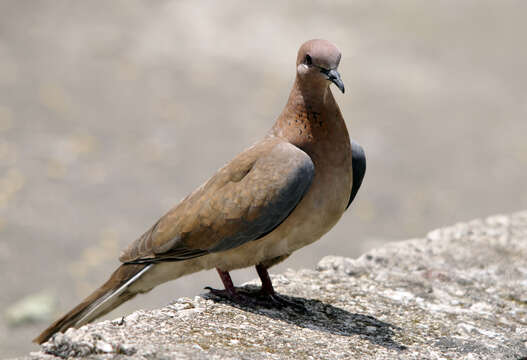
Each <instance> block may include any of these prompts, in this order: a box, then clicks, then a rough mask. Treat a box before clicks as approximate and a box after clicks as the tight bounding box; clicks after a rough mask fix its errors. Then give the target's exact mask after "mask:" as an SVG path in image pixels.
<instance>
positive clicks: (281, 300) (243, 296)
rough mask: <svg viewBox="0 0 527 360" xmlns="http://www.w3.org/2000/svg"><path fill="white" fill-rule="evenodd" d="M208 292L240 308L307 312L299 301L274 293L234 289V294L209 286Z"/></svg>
mask: <svg viewBox="0 0 527 360" xmlns="http://www.w3.org/2000/svg"><path fill="white" fill-rule="evenodd" d="M205 289H206V290H209V291H210V293H211V294H212V295H214V296H217V297H219V298H221V299H223V300H227V301H230V302H233V303H236V304H239V305H242V306H248V307H253V308H254V307H264V308H268V309H269V308H274V309H283V308H286V307H289V308H292V309H293V310H294V311H295V312H299V313H305V312H306V311H307V310H306V308H305V306H304V304H302V302H300V301H294V300H290V299H287V298H285V297H283V296H281V295H278V294H276V293H273V294H268V293H264V292H262V291H250V290H248V289H244V288H236V291H235V292H232V291H229V290H226V289H225V290H218V289H213V288H211V287H209V286H207V287H206V288H205Z"/></svg>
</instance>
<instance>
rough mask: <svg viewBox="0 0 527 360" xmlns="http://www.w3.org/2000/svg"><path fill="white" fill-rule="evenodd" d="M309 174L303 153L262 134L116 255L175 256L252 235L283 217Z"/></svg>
mask: <svg viewBox="0 0 527 360" xmlns="http://www.w3.org/2000/svg"><path fill="white" fill-rule="evenodd" d="M314 173H315V168H314V165H313V162H312V161H311V158H310V157H309V156H308V155H307V154H306V153H305V152H303V151H302V150H300V149H299V148H297V147H295V146H294V145H291V144H290V143H287V142H285V141H283V140H281V139H279V138H269V139H266V140H264V141H262V142H260V143H258V144H256V145H255V146H253V147H251V148H249V149H248V150H246V151H244V152H243V153H241V154H240V155H238V156H237V157H236V158H234V160H232V161H231V162H230V163H228V164H227V165H225V166H224V167H223V168H221V169H220V170H219V171H218V172H217V173H216V174H215V175H214V176H213V177H212V178H211V179H210V180H209V181H207V182H206V183H205V184H204V185H202V186H201V187H200V188H198V189H197V190H196V191H194V192H193V193H192V194H191V195H189V196H188V197H187V198H185V199H184V200H183V201H182V202H181V203H180V204H179V205H177V206H176V207H175V208H173V209H172V210H170V211H169V212H168V213H167V214H166V215H165V216H163V217H162V218H161V219H160V220H159V221H158V222H157V223H156V224H155V225H154V226H153V227H152V228H150V229H149V230H148V231H147V232H146V233H145V234H144V235H143V236H141V238H139V239H138V240H136V241H135V242H134V243H132V244H131V246H130V247H129V248H128V249H127V250H126V251H125V252H124V253H123V255H121V258H120V260H121V261H122V262H125V263H155V262H161V261H181V260H185V259H189V258H193V257H197V256H202V255H205V254H207V253H211V252H218V251H225V250H229V249H232V248H235V247H237V246H240V245H243V244H244V243H246V242H248V241H253V240H257V239H259V238H261V237H263V236H264V235H266V234H268V233H269V232H271V231H273V230H274V229H275V228H276V227H277V226H279V225H280V224H281V223H282V222H283V221H284V220H285V219H286V218H287V216H289V214H290V213H291V212H292V211H293V210H294V208H295V207H296V206H297V204H298V203H299V202H300V200H301V199H302V197H303V196H304V195H305V193H306V191H307V190H308V188H309V186H310V184H311V181H312V180H313V176H314Z"/></svg>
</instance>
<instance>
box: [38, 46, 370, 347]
mask: <svg viewBox="0 0 527 360" xmlns="http://www.w3.org/2000/svg"><path fill="white" fill-rule="evenodd" d="M340 59H341V53H340V51H339V49H338V48H337V47H336V46H335V45H334V44H332V43H331V42H329V41H326V40H321V39H315V40H310V41H307V42H306V43H304V44H303V45H302V46H301V47H300V49H299V51H298V56H297V59H296V77H295V81H294V84H293V88H292V90H291V93H290V95H289V98H288V100H287V103H286V105H285V107H284V109H283V111H282V112H281V114H280V115H279V116H278V118H277V120H276V122H275V123H274V125H273V126H272V127H271V129H270V130H269V131H268V132H267V134H266V135H265V136H263V137H262V139H261V140H260V141H258V142H257V143H255V144H254V145H252V146H251V147H249V148H248V149H246V150H245V151H243V152H242V153H240V154H239V155H237V156H236V157H235V158H234V159H233V160H231V161H230V162H229V163H227V164H226V165H225V166H223V167H222V168H221V169H219V170H218V171H217V172H216V173H215V174H214V175H213V176H212V177H211V178H210V179H209V180H208V181H207V182H205V183H204V184H203V185H201V186H200V187H199V188H197V189H196V190H195V191H194V192H192V193H191V194H190V195H188V196H187V197H186V198H184V199H183V200H182V201H181V202H180V203H179V204H177V205H176V206H175V207H174V208H172V209H171V210H170V211H168V212H167V213H166V214H165V215H164V216H162V217H161V218H160V219H159V220H158V221H157V222H156V223H155V224H154V225H153V226H152V227H151V228H150V229H148V230H147V231H146V232H145V233H144V234H143V235H142V236H141V237H139V238H138V239H137V240H135V241H134V242H133V243H131V244H130V246H129V247H128V248H127V249H126V250H124V252H123V253H122V254H121V256H120V258H119V260H120V261H121V263H122V264H121V265H120V266H119V267H118V268H117V269H116V270H115V272H114V273H113V274H112V275H111V276H110V278H109V279H108V280H107V281H106V283H104V284H103V285H102V286H101V287H99V288H98V289H97V290H95V291H94V292H93V293H92V294H91V295H89V296H88V297H87V298H86V299H85V300H84V301H82V302H81V303H80V304H79V305H78V306H76V307H75V308H74V309H73V310H71V311H70V312H68V313H67V314H65V315H64V316H63V317H61V318H60V319H58V320H57V321H55V322H54V323H53V324H51V325H50V326H49V327H48V328H47V329H45V330H44V331H43V332H42V333H41V334H40V335H39V336H38V337H37V338H36V339H34V341H35V342H37V343H43V342H45V341H47V340H48V339H49V338H50V337H51V336H52V335H53V334H55V333H57V332H63V331H65V330H66V329H68V328H70V327H80V326H82V325H84V324H86V323H89V322H91V321H93V320H95V319H96V318H98V317H100V316H102V315H104V314H106V313H108V312H109V311H111V310H112V309H114V308H116V307H117V306H119V305H120V304H122V303H123V302H125V301H127V300H129V299H131V298H132V297H134V296H135V295H137V294H141V293H146V292H148V291H150V290H151V289H153V288H154V287H155V286H157V285H159V284H162V283H164V282H167V281H170V280H174V279H177V278H179V277H182V276H184V275H189V274H192V273H195V272H197V271H201V270H207V269H214V268H215V269H216V270H217V272H218V274H219V276H220V278H221V280H222V282H223V285H224V286H225V289H221V290H219V289H212V288H208V289H209V290H210V291H211V292H212V293H213V294H215V295H218V296H221V297H225V298H229V299H232V300H233V301H237V302H241V303H243V302H251V301H253V300H252V298H254V295H248V294H245V293H244V292H241V291H239V290H238V289H237V288H236V287H234V285H233V282H232V279H231V277H230V274H229V272H231V271H233V270H236V269H241V268H246V267H249V266H255V267H256V271H257V273H258V275H259V277H260V279H261V281H262V286H261V290H260V291H259V293H258V300H257V301H258V303H265V302H269V303H272V304H273V303H274V304H285V305H287V300H285V299H284V298H283V297H281V296H279V295H278V294H277V293H276V292H275V291H274V288H273V284H272V281H271V278H270V276H269V273H268V269H269V268H270V267H271V266H273V265H275V264H277V263H279V262H281V261H283V260H284V259H286V258H287V257H288V256H290V255H291V254H292V253H293V252H294V251H295V250H298V249H300V248H302V247H304V246H306V245H309V244H311V243H313V242H314V241H316V240H318V239H320V238H321V237H322V236H323V235H324V234H325V233H326V232H328V231H329V230H330V229H331V228H332V227H333V226H334V225H335V224H336V223H337V222H338V221H339V219H340V218H341V216H342V214H343V213H344V212H345V211H346V209H347V208H348V207H349V206H350V204H351V202H352V201H353V200H354V198H355V196H356V194H357V192H358V190H359V188H360V186H361V183H362V180H363V177H364V174H365V171H366V158H365V154H364V150H363V148H362V147H361V146H360V145H359V144H358V143H356V142H354V141H351V139H350V136H349V134H348V130H347V128H346V123H345V121H344V119H343V117H342V114H341V111H340V109H339V107H338V105H337V102H336V100H335V98H334V97H333V94H332V92H331V88H330V85H331V84H334V85H335V86H336V87H337V88H338V89H339V90H340V91H341V92H342V93H344V83H343V81H342V79H341V76H340V74H339V72H338V70H337V69H338V66H339V63H340ZM255 301H256V300H255Z"/></svg>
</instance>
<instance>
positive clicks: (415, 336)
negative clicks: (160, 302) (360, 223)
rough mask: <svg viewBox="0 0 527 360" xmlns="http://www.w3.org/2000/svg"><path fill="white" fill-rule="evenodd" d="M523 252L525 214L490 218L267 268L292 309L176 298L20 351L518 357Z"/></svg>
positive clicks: (525, 268)
mask: <svg viewBox="0 0 527 360" xmlns="http://www.w3.org/2000/svg"><path fill="white" fill-rule="evenodd" d="M526 259H527V212H521V213H516V214H513V215H511V216H494V217H490V218H488V219H486V220H475V221H471V222H469V223H460V224H456V225H454V226H452V227H448V228H443V229H438V230H435V231H432V232H430V233H429V234H428V235H427V237H426V238H424V239H414V240H408V241H404V242H399V243H392V244H389V245H387V246H384V247H382V248H379V249H376V250H373V251H370V252H369V253H367V254H365V255H363V256H361V257H360V258H359V259H356V260H353V259H349V258H343V257H337V256H328V257H325V258H323V259H322V260H321V261H320V263H319V264H318V266H317V268H316V269H315V270H300V271H287V272H286V273H284V274H281V275H275V276H273V281H274V284H275V285H276V289H277V291H278V292H279V293H280V294H282V295H283V296H284V297H286V298H288V299H290V300H294V301H296V302H297V303H299V304H302V305H301V307H300V308H283V309H273V308H261V307H239V306H237V305H234V304H230V303H226V302H224V301H222V300H220V299H217V298H214V297H213V296H211V295H203V296H201V297H195V298H194V299H190V298H181V299H178V300H176V301H175V302H174V303H172V304H171V305H169V306H166V307H164V308H162V309H159V310H154V311H136V312H134V313H133V314H131V315H129V316H127V317H125V318H122V319H117V320H114V321H104V322H100V323H96V324H91V325H88V326H84V327H82V328H80V329H77V330H72V329H70V330H68V331H67V332H66V333H65V334H59V335H57V336H55V337H54V338H53V339H52V340H51V341H50V342H48V343H46V344H44V345H43V347H42V350H41V352H38V353H32V354H30V355H29V356H27V357H26V358H25V359H37V358H44V359H58V358H65V357H83V358H85V357H87V358H89V359H110V358H114V357H115V356H116V353H117V354H121V355H119V356H118V358H119V359H511V360H512V359H514V360H520V359H527V347H526V344H527V261H526ZM255 284H256V283H254V284H249V285H246V288H247V289H248V290H249V291H250V290H253V289H255V286H254V285H255Z"/></svg>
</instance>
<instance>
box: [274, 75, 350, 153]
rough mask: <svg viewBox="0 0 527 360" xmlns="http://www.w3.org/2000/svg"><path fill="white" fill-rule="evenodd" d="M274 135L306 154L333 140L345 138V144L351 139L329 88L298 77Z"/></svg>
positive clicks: (277, 122) (276, 124) (275, 125)
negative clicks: (305, 81)
mask: <svg viewBox="0 0 527 360" xmlns="http://www.w3.org/2000/svg"><path fill="white" fill-rule="evenodd" d="M271 133H272V134H273V135H275V136H280V137H283V138H285V139H287V141H289V142H290V143H291V144H293V145H296V146H298V147H299V148H301V149H303V150H306V151H309V150H310V149H313V148H314V147H316V145H317V144H318V143H321V142H324V141H327V140H328V139H329V138H330V137H333V140H335V139H339V138H340V137H343V140H344V141H346V139H347V138H348V132H347V129H346V124H345V123H344V120H343V118H342V115H341V113H340V109H339V107H338V105H337V103H336V101H335V98H334V97H333V94H332V93H331V90H330V88H329V85H328V84H327V83H324V84H309V83H307V84H305V83H303V82H302V81H301V80H299V79H298V77H297V79H296V80H295V84H294V86H293V89H292V90H291V94H290V95H289V99H288V101H287V104H286V106H285V108H284V110H283V111H282V113H281V114H280V116H279V117H278V119H277V120H276V123H275V124H274V126H273V128H272V130H271Z"/></svg>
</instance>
